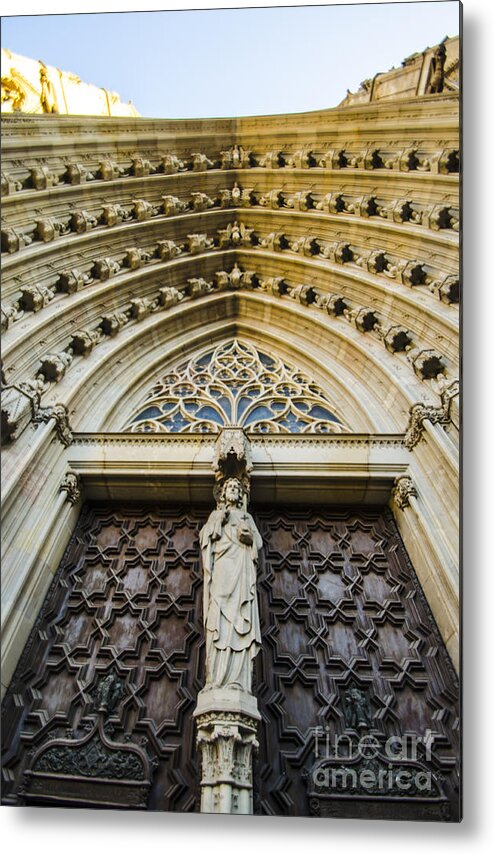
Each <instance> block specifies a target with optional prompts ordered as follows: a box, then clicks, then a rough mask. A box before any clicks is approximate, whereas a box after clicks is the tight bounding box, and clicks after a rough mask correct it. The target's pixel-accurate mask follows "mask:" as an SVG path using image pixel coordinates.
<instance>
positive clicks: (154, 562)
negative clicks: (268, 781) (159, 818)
mask: <svg viewBox="0 0 494 854" xmlns="http://www.w3.org/2000/svg"><path fill="white" fill-rule="evenodd" d="M205 515H206V514H204V515H200V514H199V515H198V514H195V513H194V512H190V511H188V512H179V511H178V512H177V511H176V510H173V511H168V510H166V509H149V510H148V509H143V508H140V509H137V510H136V509H126V508H120V507H118V508H110V507H108V506H106V507H104V506H103V507H98V506H95V507H92V508H86V509H85V510H84V511H83V514H82V517H81V519H80V521H79V524H78V527H77V530H76V532H75V535H74V537H73V539H72V542H71V543H70V545H69V547H68V549H67V552H66V554H65V557H64V559H63V561H62V565H61V567H60V569H59V571H58V573H57V576H56V578H55V580H54V582H53V584H52V587H51V590H50V592H49V594H48V596H47V599H46V601H45V604H44V607H43V609H42V612H41V614H40V616H39V618H38V620H37V624H36V626H35V629H34V631H33V633H32V634H31V637H30V640H29V642H28V645H27V647H26V649H25V651H24V654H23V656H22V659H21V662H20V664H19V667H18V668H17V672H16V674H15V677H14V682H13V683H12V686H11V688H10V690H9V693H8V695H7V697H6V700H5V703H4V707H3V743H4V745H5V749H4V786H3V798H4V802H7V803H22V802H23V801H27V802H28V803H29V802H31V801H32V800H33V798H34V797H35V796H36V791H38V790H39V789H42V790H43V791H46V786H47V785H48V784H49V786H50V787H51V788H50V791H51V797H52V798H54V799H55V801H53V800H52V801H48V802H57V798H58V799H59V800H60V797H61V794H60V789H62V792H67V793H68V794H69V795H71V796H72V798H73V799H74V800H76V801H77V800H81V801H83V802H86V803H92V802H95V803H98V802H101V801H102V800H103V801H104V803H105V804H108V803H113V802H119V801H120V802H121V803H122V805H126V806H137V807H139V806H140V807H141V808H142V807H144V806H145V805H147V806H148V808H150V809H158V810H161V809H165V810H176V811H191V810H194V809H196V808H197V803H198V801H197V795H198V782H199V781H198V775H197V759H196V754H195V739H194V724H193V720H192V711H193V709H194V706H195V702H196V695H197V692H198V690H199V689H200V688H201V687H202V681H201V679H202V676H201V674H202V671H203V667H202V664H201V662H202V658H203V643H202V622H201V619H202V601H201V592H202V581H201V574H200V565H199V549H198V530H199V528H200V527H201V525H202V524H203V521H204V518H205ZM105 680H106V681H105ZM100 709H103V710H104V711H102V712H101V711H99V710H100ZM45 748H46V749H45ZM26 769H27V772H28V773H27V775H25V774H24V772H25V770H26ZM98 769H99V770H98ZM143 769H144V770H143ZM57 773H58V774H61V775H64V774H65V775H66V778H67V779H66V781H65V782H63V785H62V786H60V785H58V786H55V782H54V780H55V775H56V774H57ZM88 778H89V780H90V781H91V779H92V784H91V785H87V783H88ZM100 779H110V781H111V784H108V783H107V784H106V792H108V790H109V788H110V789H111V788H112V787H113V788H114V789H115V792H113V793H110V796H109V797H108V795H107V794H105V796H104V798H106V800H104V798H103V795H102V792H101V791H99V790H98V787H99V788H100V789H101V788H105V787H101V784H100V783H99V780H100ZM117 784H118V785H117ZM36 786H37V789H36ZM118 786H120V789H119V790H118ZM139 787H140V789H139ZM138 789H139V791H138ZM134 790H135V791H134Z"/></svg>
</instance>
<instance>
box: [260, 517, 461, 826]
mask: <svg viewBox="0 0 494 854" xmlns="http://www.w3.org/2000/svg"><path fill="white" fill-rule="evenodd" d="M256 520H257V524H258V527H259V530H260V531H261V534H262V536H263V539H264V549H263V552H262V553H261V565H260V574H259V590H260V597H259V598H260V607H261V631H262V635H263V649H262V651H261V653H260V654H259V656H258V658H257V660H256V668H257V695H258V698H259V705H260V710H261V713H262V716H263V725H262V726H261V728H260V750H259V756H258V763H257V769H256V777H257V789H258V792H257V804H256V810H257V812H260V813H263V814H274V815H280V814H281V815H310V814H316V815H346V816H354V815H355V816H358V815H363V816H367V817H395V818H398V817H400V816H401V817H403V818H406V817H409V818H412V817H414V818H438V819H442V820H444V819H448V818H451V817H453V816H454V815H456V814H457V810H458V782H457V769H456V757H457V756H458V755H459V747H458V739H459V733H458V717H457V714H458V711H457V710H458V684H457V679H456V675H455V673H454V670H453V668H452V665H451V663H450V660H449V658H448V656H447V653H446V651H445V649H444V645H443V643H442V641H441V638H440V636H439V633H438V631H437V628H436V626H435V623H434V621H433V619H432V616H431V613H430V611H429V608H428V606H427V603H426V601H425V598H424V596H423V593H422V591H421V589H420V587H419V585H418V582H417V579H416V576H415V573H414V570H413V568H412V566H411V564H410V562H409V560H408V557H407V555H406V553H405V550H404V547H403V544H402V542H401V539H400V537H399V535H398V532H397V530H396V526H395V524H394V520H393V517H392V515H391V513H390V512H389V511H388V510H386V511H384V512H379V511H373V510H368V509H366V510H362V511H361V510H358V511H355V512H353V511H347V510H342V509H328V510H319V509H315V510H314V509H310V510H306V511H296V510H293V509H286V510H283V511H281V510H275V511H270V512H261V513H257V517H256ZM317 728H319V729H317ZM427 730H429V731H431V732H432V733H433V738H432V741H431V739H430V738H429V740H428V741H426V742H421V741H420V740H418V739H417V737H422V736H424V735H426V733H427ZM338 735H340V736H342V738H341V740H340V747H339V749H340V753H343V755H344V759H343V760H342V761H341V762H342V765H344V766H345V768H346V769H347V770H348V768H349V767H350V770H351V769H352V768H353V769H355V770H356V771H358V772H361V771H362V766H364V770H367V771H369V770H371V769H373V770H374V772H377V771H378V770H380V768H378V767H377V766H381V765H382V764H383V763H382V754H383V749H384V747H385V745H386V744H388V748H389V755H390V756H391V757H392V761H390V760H389V758H387V757H388V755H387V754H386V756H385V759H386V758H387V762H386V763H385V764H386V767H387V768H388V766H390V765H391V774H392V777H391V778H390V777H389V776H385V774H384V772H383V776H382V778H381V783H382V785H381V786H378V788H377V789H376V787H374V788H372V786H371V788H370V789H369V788H367V789H366V788H365V787H363V786H362V785H361V784H360V776H359V775H356V776H355V775H354V776H353V778H352V777H347V779H346V780H345V781H344V782H345V784H346V788H345V785H342V783H343V778H342V777H337V778H336V779H337V782H336V784H335V785H334V786H332V788H331V787H330V789H328V786H327V783H328V777H325V776H324V773H325V772H326V773H327V772H328V771H333V770H334V767H335V764H336V765H337V763H335V760H334V753H335V749H334V748H335V736H338ZM363 736H367V740H369V737H371V738H372V739H375V740H376V741H375V742H371V743H370V746H371V748H372V746H373V745H374V750H372V749H371V750H369V749H367V750H366V749H365V745H364V746H361V752H363V753H366V752H367V754H368V756H367V757H365V756H364V757H359V756H358V755H357V757H356V758H355V748H356V747H357V746H358V742H359V740H360V739H361V738H362V737H363ZM393 736H396V737H400V736H406V739H407V740H406V742H404V743H403V742H399V741H398V740H395V741H390V742H389V743H388V739H390V738H391V737H393ZM350 743H351V744H352V745H353V751H354V753H353V756H354V758H353V759H352V760H351V761H349V757H348V756H347V755H346V754H348V753H349V752H350V747H349V745H350ZM414 745H415V751H416V754H415V759H416V760H417V762H415V763H414V762H413V761H410V760H413V757H414V752H413V751H414ZM428 745H429V746H430V750H431V754H430V761H429V762H427V753H426V750H427V747H428ZM403 746H404V749H403ZM373 754H375V755H373ZM395 754H397V756H398V754H400V755H401V756H403V758H404V759H405V760H408V761H405V763H403V762H400V760H399V756H398V758H395ZM326 759H327V761H326ZM318 762H319V777H317V776H316V778H315V779H314V769H316V771H317V767H318ZM321 763H322V765H321ZM424 763H425V765H424ZM340 770H341V769H340ZM427 770H430V772H431V779H430V781H429V782H430V786H429V788H428V787H427V779H426V778H424V776H419V777H418V778H417V773H419V774H422V775H423V774H424V772H425V771H427ZM400 771H401V772H402V773H403V771H404V772H405V776H404V777H403V778H401V779H400V781H399V782H400V784H401V783H403V787H402V788H401V789H400V788H398V787H397V785H396V780H395V777H396V774H397V773H399V772H400ZM386 773H387V772H386ZM407 774H408V777H407V776H406V775H407ZM376 779H377V782H379V780H378V778H376ZM416 779H418V783H419V789H417V786H415V784H414V780H416ZM367 782H369V780H367ZM317 784H319V785H317ZM325 784H326V785H325ZM361 805H363V811H359V809H360V808H361Z"/></svg>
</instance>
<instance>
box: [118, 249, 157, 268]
mask: <svg viewBox="0 0 494 854" xmlns="http://www.w3.org/2000/svg"><path fill="white" fill-rule="evenodd" d="M150 260H151V253H150V252H146V251H145V250H144V249H139V248H138V247H137V246H132V247H131V248H129V249H126V250H125V258H124V263H125V265H126V266H127V267H129V269H130V270H138V269H139V267H141V266H142V264H147V263H148V262H149V261H150Z"/></svg>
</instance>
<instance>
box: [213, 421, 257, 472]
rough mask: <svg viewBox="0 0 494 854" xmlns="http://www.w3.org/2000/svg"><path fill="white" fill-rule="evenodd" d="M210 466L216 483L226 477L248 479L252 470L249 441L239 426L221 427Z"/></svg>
mask: <svg viewBox="0 0 494 854" xmlns="http://www.w3.org/2000/svg"><path fill="white" fill-rule="evenodd" d="M211 468H212V469H213V472H214V477H215V480H216V482H217V483H220V482H222V481H223V480H224V479H225V478H227V477H238V478H239V479H241V480H245V479H247V481H248V479H249V477H250V473H251V471H252V455H251V451H250V442H249V439H248V438H247V436H246V435H245V433H244V431H243V430H242V428H241V427H223V429H222V430H221V431H220V433H219V434H218V438H217V440H216V447H215V451H214V457H213V462H212V465H211Z"/></svg>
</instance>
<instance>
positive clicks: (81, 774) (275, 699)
mask: <svg viewBox="0 0 494 854" xmlns="http://www.w3.org/2000/svg"><path fill="white" fill-rule="evenodd" d="M2 83H3V81H2ZM47 112H48V111H46V112H45V114H43V115H41V114H40V115H36V114H32V115H28V114H26V113H23V112H21V111H19V110H14V111H13V112H12V114H11V115H8V116H7V115H6V116H4V118H3V122H2V124H3V129H2V130H3V132H2V137H3V140H2V145H3V151H2V154H3V156H2V170H3V171H2V194H3V198H2V268H3V296H2V330H3V373H2V443H3V590H2V604H3V614H4V616H3V667H2V691H3V695H4V705H3V715H4V717H3V721H4V725H3V739H4V745H3V749H4V754H3V756H4V758H3V774H4V785H3V798H4V803H6V804H11V805H21V804H42V805H64V806H68V805H76V806H81V805H86V806H88V805H90V806H106V807H120V808H137V809H154V810H175V811H194V810H195V811H198V810H201V809H202V810H203V811H208V812H211V811H213V812H237V813H252V812H253V813H256V814H265V815H266V814H267V815H319V816H326V815H328V816H333V815H334V816H356V815H358V816H368V817H400V818H426V819H431V820H458V816H459V783H458V760H459V721H458V714H459V711H458V705H459V688H458V672H459V663H460V652H459V637H460V630H459V521H458V520H459V468H458V459H459V370H460V361H459V337H458V335H459V331H458V328H459V322H458V321H459V311H458V303H459V85H458V40H457V39H456V40H455V39H453V40H448V41H446V43H445V44H443V45H439V46H437V47H436V48H434V49H431V50H428V51H424V52H423V53H421V54H414V55H413V56H412V57H410V58H409V59H408V60H406V61H405V62H404V63H403V66H402V68H401V69H398V70H395V71H393V72H390V74H389V75H379V76H377V77H376V78H374V79H373V80H372V81H365V82H364V84H362V87H361V90H359V92H358V93H355V94H354V95H352V94H351V93H349V94H348V95H347V97H346V99H345V101H344V102H343V103H342V105H340V106H339V107H337V108H334V109H329V110H321V111H319V112H315V113H306V114H296V115H282V116H264V117H254V118H232V119H215V120H210V119H204V120H200V119H198V120H181V121H178V120H150V119H144V118H137V117H134V116H132V117H121V118H115V117H105V116H91V117H84V118H81V117H77V116H73V115H60V114H56V113H55V112H53V111H51V112H50V114H46V113H47ZM363 743H365V744H363ZM365 745H367V747H366V749H364V746H365ZM369 745H370V747H369ZM369 750H370V753H369ZM365 774H367V776H365ZM369 774H371V775H372V774H373V775H374V778H373V779H374V782H373V783H371V784H369V783H368V782H367V783H366V782H365V780H367V781H369V779H370V777H369Z"/></svg>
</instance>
